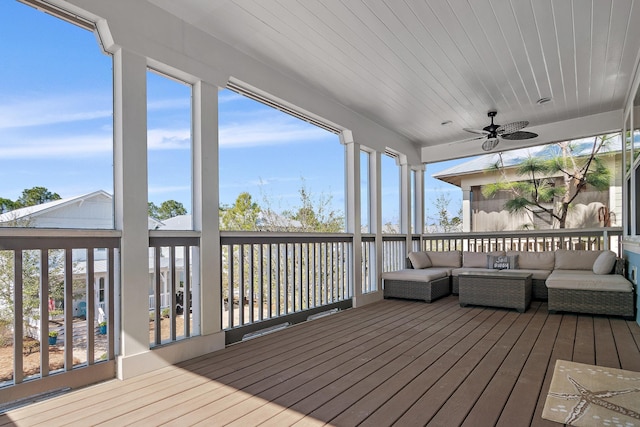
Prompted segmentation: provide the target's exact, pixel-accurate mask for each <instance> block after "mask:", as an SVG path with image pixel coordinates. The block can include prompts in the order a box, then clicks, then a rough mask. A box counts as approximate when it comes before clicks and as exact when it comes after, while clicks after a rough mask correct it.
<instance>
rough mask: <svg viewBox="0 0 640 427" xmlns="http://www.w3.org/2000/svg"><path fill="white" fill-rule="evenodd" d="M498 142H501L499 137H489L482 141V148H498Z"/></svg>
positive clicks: (486, 149)
mask: <svg viewBox="0 0 640 427" xmlns="http://www.w3.org/2000/svg"><path fill="white" fill-rule="evenodd" d="M498 142H500V141H499V140H498V138H488V139H487V140H486V141H485V142H483V143H482V149H483V150H484V151H491V150H493V149H494V148H496V145H498Z"/></svg>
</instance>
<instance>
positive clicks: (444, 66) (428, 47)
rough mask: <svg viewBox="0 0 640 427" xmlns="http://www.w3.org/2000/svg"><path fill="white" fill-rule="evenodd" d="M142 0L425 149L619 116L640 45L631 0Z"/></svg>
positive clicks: (639, 15) (639, 24)
mask: <svg viewBox="0 0 640 427" xmlns="http://www.w3.org/2000/svg"><path fill="white" fill-rule="evenodd" d="M149 1H150V2H151V3H153V4H155V5H156V6H159V7H161V8H163V9H165V10H167V11H169V12H170V13H172V14H174V15H177V16H178V17H180V18H181V19H183V20H184V21H186V22H188V23H190V24H192V25H194V26H196V27H198V28H200V29H202V30H204V31H206V32H208V33H210V34H211V35H213V36H215V37H217V38H219V39H221V40H223V41H224V42H226V43H228V44H230V45H232V46H234V47H236V48H237V49H239V50H241V51H243V52H244V53H246V54H248V55H251V56H252V57H255V58H256V59H258V60H260V61H262V62H264V63H266V64H268V65H270V66H272V67H274V68H276V69H278V70H280V71H281V72H283V73H284V74H287V75H289V76H291V77H293V78H295V79H297V80H299V81H301V82H304V83H305V84H307V85H310V86H312V87H314V88H315V89H317V90H319V91H322V92H323V93H326V94H328V95H330V96H331V97H333V98H334V99H336V100H338V101H339V102H340V103H342V104H344V105H345V106H348V107H349V108H351V109H353V110H355V111H357V112H359V113H360V114H362V115H364V116H366V117H368V118H369V119H372V120H374V121H376V122H378V123H380V124H382V125H383V126H386V127H388V128H390V129H392V130H394V131H396V132H398V133H400V134H402V135H404V136H406V137H407V138H408V139H410V140H411V141H413V142H414V143H416V144H418V145H419V146H422V147H429V146H434V145H437V144H443V143H448V142H451V141H458V140H462V139H467V138H469V137H472V136H473V135H472V134H470V133H468V132H465V131H464V130H463V128H465V127H466V128H476V129H479V128H482V127H484V126H486V125H488V124H489V119H488V118H487V112H488V111H489V110H492V109H495V110H497V111H498V116H497V119H496V123H500V124H503V123H507V122H512V121H518V120H528V121H529V122H530V125H529V128H527V129H526V130H530V128H533V131H534V132H535V131H536V127H538V129H540V126H542V125H546V124H549V123H554V122H559V121H565V120H570V119H574V118H579V117H585V116H590V115H593V114H598V113H604V112H610V111H614V110H620V109H622V108H623V104H624V101H625V97H626V94H627V92H628V90H629V87H630V84H631V80H632V78H633V74H634V72H635V67H636V63H637V60H638V52H639V47H640V3H638V2H637V1H634V0H572V1H569V0H567V1H552V0H473V1H470V0H426V1H425V0H304V1H302V0H269V1H257V0H256V1H249V0H184V1H180V2H174V1H173V0H149ZM545 97H550V98H552V101H551V102H550V103H547V104H545V105H539V104H538V103H537V102H536V101H538V100H539V99H541V98H545ZM445 121H451V122H452V123H451V124H449V125H447V126H443V125H442V124H441V123H443V122H445ZM620 122H622V117H621V115H620ZM541 137H542V135H541Z"/></svg>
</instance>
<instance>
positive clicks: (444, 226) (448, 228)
mask: <svg viewBox="0 0 640 427" xmlns="http://www.w3.org/2000/svg"><path fill="white" fill-rule="evenodd" d="M434 204H435V208H436V217H435V218H433V219H431V221H432V222H431V223H430V224H429V226H428V228H429V231H430V232H432V233H453V232H457V231H462V207H461V208H460V209H458V212H457V215H455V216H454V215H452V214H451V213H450V212H449V205H450V204H451V198H450V197H448V196H447V195H446V194H444V193H439V194H438V196H437V197H436V200H435V203H434Z"/></svg>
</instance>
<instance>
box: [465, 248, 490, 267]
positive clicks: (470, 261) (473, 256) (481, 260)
mask: <svg viewBox="0 0 640 427" xmlns="http://www.w3.org/2000/svg"><path fill="white" fill-rule="evenodd" d="M462 266H463V267H469V268H473V267H476V268H486V267H487V254H486V253H484V252H469V251H464V252H462Z"/></svg>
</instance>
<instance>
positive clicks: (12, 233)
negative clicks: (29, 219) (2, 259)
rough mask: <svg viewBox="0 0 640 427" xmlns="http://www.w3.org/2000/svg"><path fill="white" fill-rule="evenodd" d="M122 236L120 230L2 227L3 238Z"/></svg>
mask: <svg viewBox="0 0 640 427" xmlns="http://www.w3.org/2000/svg"><path fill="white" fill-rule="evenodd" d="M121 236H122V232H121V231H120V230H106V229H89V228H39V227H0V238H2V237H11V238H14V237H37V238H41V237H60V238H67V237H83V238H84V237H87V238H93V237H116V238H119V237H121Z"/></svg>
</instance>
